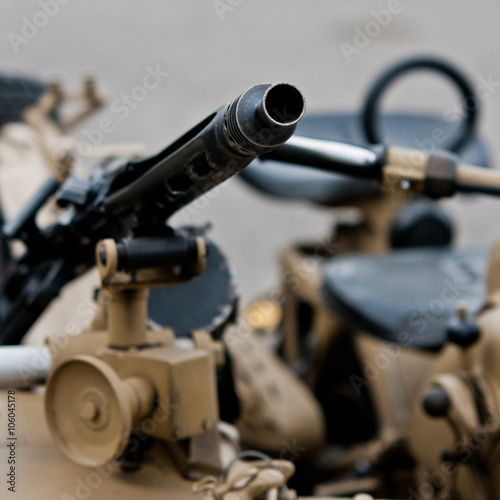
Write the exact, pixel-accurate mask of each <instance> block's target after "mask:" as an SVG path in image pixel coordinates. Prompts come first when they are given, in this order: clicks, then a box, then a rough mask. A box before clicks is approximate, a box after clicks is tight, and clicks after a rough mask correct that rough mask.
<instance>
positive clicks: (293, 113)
mask: <svg viewBox="0 0 500 500" xmlns="http://www.w3.org/2000/svg"><path fill="white" fill-rule="evenodd" d="M305 110H306V101H305V99H304V96H303V95H302V92H301V91H300V90H299V89H298V88H297V87H296V86H295V85H292V84H290V83H286V82H278V83H274V84H272V85H270V86H269V88H268V89H267V90H266V92H265V94H264V99H263V106H262V111H263V112H264V114H265V115H266V118H267V119H268V120H269V121H270V122H271V123H273V124H274V125H276V126H290V125H295V124H297V123H298V122H299V121H300V119H301V118H302V117H303V116H304V113H305Z"/></svg>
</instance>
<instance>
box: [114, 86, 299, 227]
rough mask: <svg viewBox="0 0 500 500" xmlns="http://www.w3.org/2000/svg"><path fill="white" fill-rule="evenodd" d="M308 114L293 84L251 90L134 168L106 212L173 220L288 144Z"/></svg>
mask: <svg viewBox="0 0 500 500" xmlns="http://www.w3.org/2000/svg"><path fill="white" fill-rule="evenodd" d="M304 111H305V100H304V98H303V96H302V94H301V92H300V91H299V90H298V89H297V88H296V87H295V86H293V85H290V84H288V83H276V84H260V85H255V86H254V87H251V88H250V89H248V90H247V91H246V92H243V94H241V95H240V96H238V97H237V98H236V99H234V100H233V101H231V102H230V103H229V104H227V105H226V106H223V107H222V108H220V109H219V110H218V111H217V112H215V113H214V114H213V115H210V116H209V117H208V118H206V119H205V120H203V121H202V122H201V123H200V124H198V125H197V126H195V127H194V128H192V129H191V130H190V131H189V132H187V133H186V134H184V135H183V136H182V137H181V138H180V139H178V140H177V141H176V142H174V143H173V144H172V145H171V146H169V147H168V148H167V149H165V150H164V151H162V152H161V153H160V154H158V155H156V156H154V157H152V158H149V159H146V160H143V161H141V162H138V163H134V164H130V165H129V167H128V169H127V176H128V178H129V179H130V178H131V176H132V178H133V177H134V172H135V174H136V177H135V179H134V180H133V181H132V182H129V183H127V184H126V185H125V186H124V187H121V189H119V190H117V191H115V192H111V193H110V194H109V195H108V196H107V198H106V200H105V208H106V211H107V212H108V213H111V214H113V215H117V214H119V213H121V212H123V211H125V210H129V209H130V208H131V207H136V208H138V207H140V208H141V211H142V212H144V209H145V207H146V212H151V214H153V213H155V214H156V215H158V214H159V213H161V215H162V216H165V218H166V217H168V216H169V215H171V214H172V213H173V212H175V211H176V210H178V209H179V208H181V207H183V206H184V205H186V204H187V203H189V202H190V201H192V200H193V199H195V198H197V197H199V196H201V195H202V194H204V193H205V192H206V191H208V190H209V189H211V188H213V187H215V186H216V185H218V184H220V183H221V182H223V181H225V180H226V179H227V178H229V177H231V176H233V175H235V174H237V173H238V172H240V171H241V170H242V169H243V168H245V167H246V166H247V165H248V164H249V163H251V162H252V161H253V160H254V159H255V158H256V157H257V156H259V155H261V154H265V153H268V152H269V151H272V150H273V149H274V148H276V147H277V146H280V145H281V144H284V143H285V142H286V141H287V140H288V139H289V138H290V137H291V136H292V134H293V133H294V131H295V129H296V126H297V123H298V122H299V120H300V119H301V118H302V116H303V115H304ZM131 172H132V175H131ZM117 184H118V185H123V184H122V183H120V182H118V183H117Z"/></svg>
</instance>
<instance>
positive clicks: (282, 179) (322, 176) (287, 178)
mask: <svg viewBox="0 0 500 500" xmlns="http://www.w3.org/2000/svg"><path fill="white" fill-rule="evenodd" d="M380 122H381V126H382V128H383V130H385V131H386V142H387V143H388V144H396V145H398V146H401V147H408V148H424V149H425V148H426V147H430V146H432V144H429V137H430V134H431V132H432V131H433V130H436V129H442V130H443V131H444V133H445V134H446V136H447V137H448V136H449V137H451V136H453V135H454V134H455V133H456V131H454V129H453V123H451V122H447V121H445V120H443V118H441V117H436V116H433V115H424V114H409V113H387V114H384V115H383V116H381V117H380ZM296 133H297V134H298V135H303V136H305V137H314V138H316V139H327V140H332V141H345V142H350V143H355V144H361V145H365V144H366V139H365V138H364V136H363V132H362V129H361V125H360V123H359V117H358V116H357V115H354V114H347V113H346V114H338V113H321V114H307V115H306V116H304V118H302V120H301V121H300V122H299V124H298V126H297V132H296ZM366 145H367V144H366ZM460 157H461V159H462V161H463V162H464V163H467V164H470V165H477V166H482V167H486V166H488V165H489V161H488V154H487V150H486V147H485V145H484V143H483V142H482V141H481V140H480V139H479V138H478V137H477V136H475V137H473V138H471V140H470V142H468V143H467V145H466V146H465V147H464V149H463V151H462V152H461V154H460ZM238 177H239V178H241V179H243V180H244V181H245V182H246V183H247V184H249V185H250V186H252V187H253V188H255V189H257V190H258V191H260V192H261V193H264V194H267V195H271V196H273V197H277V198H283V199H296V200H302V201H308V202H311V203H316V204H320V205H328V206H335V205H337V206H338V205H340V204H345V203H348V202H350V201H353V200H355V199H356V198H359V197H365V196H376V195H378V194H379V192H380V191H379V188H378V186H377V183H376V182H370V181H364V180H360V179H351V178H349V177H345V176H341V175H337V174H332V173H328V172H321V171H319V170H315V169H312V168H308V167H301V166H298V165H290V164H287V163H282V162H275V161H261V160H255V161H254V162H252V163H251V164H250V165H249V166H248V167H247V168H245V169H244V170H243V171H242V172H241V173H240V174H239V175H238Z"/></svg>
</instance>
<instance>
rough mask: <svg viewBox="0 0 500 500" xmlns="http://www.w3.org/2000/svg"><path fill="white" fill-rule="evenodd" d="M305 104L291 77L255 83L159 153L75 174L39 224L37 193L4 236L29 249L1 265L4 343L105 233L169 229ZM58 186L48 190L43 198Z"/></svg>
mask: <svg viewBox="0 0 500 500" xmlns="http://www.w3.org/2000/svg"><path fill="white" fill-rule="evenodd" d="M304 110H305V102H304V99H303V97H302V94H301V93H300V91H299V90H298V89H297V88H296V87H294V86H293V85H290V84H287V83H276V84H273V85H271V84H260V85H256V86H254V87H252V88H250V89H249V90H247V91H246V92H244V93H243V94H241V95H240V96H238V97H237V98H236V99H234V100H233V101H231V102H230V103H229V104H227V105H225V106H223V107H221V108H220V109H219V110H218V111H216V112H215V113H213V114H212V115H210V116H209V117H207V118H206V119H205V120H203V121H202V122H200V123H199V124H198V125H196V126H195V127H194V128H192V129H191V130H190V131H189V132H187V133H186V134H184V135H183V136H182V137H181V138H180V139H178V140H177V141H175V142H174V143H173V144H172V145H170V146H168V147H167V148H166V149H165V150H163V151H162V152H160V153H159V154H157V155H156V156H153V157H151V158H148V159H145V160H143V161H139V162H128V163H126V164H124V165H122V166H121V167H119V168H117V169H115V170H113V171H111V172H109V171H107V170H106V168H105V166H102V167H100V168H98V169H97V170H96V171H95V173H94V175H93V176H92V178H91V179H90V180H89V181H83V180H81V179H76V178H75V177H69V178H68V179H67V180H66V181H65V182H64V184H63V185H62V186H61V187H60V188H59V191H58V192H57V193H56V195H55V197H56V201H57V203H58V204H59V205H60V206H63V207H68V206H69V207H70V209H69V210H68V211H67V212H66V214H65V215H66V217H63V218H61V219H60V221H59V222H58V223H57V224H55V225H53V226H51V227H49V228H47V229H44V230H42V229H40V228H38V227H37V226H36V224H34V220H35V216H36V212H37V210H38V209H39V208H40V207H41V206H42V205H43V203H41V202H40V200H39V199H37V203H36V204H35V205H33V207H32V208H33V209H34V210H28V211H24V212H22V213H21V214H20V216H19V217H18V218H17V220H16V221H15V224H10V226H9V227H10V228H12V227H15V229H16V230H15V234H13V232H12V230H11V231H10V233H9V235H8V236H7V237H9V238H16V239H21V240H22V241H23V242H24V243H25V245H26V247H27V248H26V252H25V253H24V254H23V255H22V256H21V257H20V258H19V259H16V260H13V261H11V262H10V264H9V265H8V267H7V269H6V270H5V273H4V274H5V278H4V280H3V282H2V285H1V289H0V344H16V343H18V342H19V341H20V340H21V338H22V337H23V335H24V334H25V333H26V332H27V330H28V329H29V328H30V327H31V326H32V324H33V323H34V322H35V321H36V319H37V318H38V317H39V316H40V314H41V313H42V312H43V311H44V310H45V308H46V307H47V306H48V305H49V304H50V302H51V301H52V300H53V299H54V298H55V297H56V296H57V295H58V294H59V291H60V290H61V289H62V287H63V286H64V285H65V284H66V283H68V282H69V281H71V280H72V279H74V278H76V277H77V276H79V275H81V274H82V273H83V272H85V271H87V270H88V269H90V268H91V267H92V266H93V265H94V247H95V245H96V243H97V242H98V241H99V240H101V239H105V238H114V239H117V240H119V239H122V238H124V237H127V236H130V235H134V236H141V237H154V236H164V235H166V234H173V231H172V230H171V229H170V228H168V227H167V226H166V224H165V221H166V220H167V219H168V217H170V216H171V215H172V214H173V213H174V212H176V211H177V210H179V209H180V208H182V207H184V206H185V205H187V204H188V203H189V202H190V201H192V200H194V199H195V198H197V197H199V196H201V195H202V194H204V193H205V192H207V191H208V190H209V189H211V188H213V187H215V186H216V185H218V184H220V183H221V182H223V181H225V180H226V179H228V178H229V177H231V176H233V175H235V174H236V173H238V172H240V171H241V170H242V169H243V168H245V167H246V166H247V165H248V164H249V163H251V162H252V161H253V160H254V159H255V158H256V157H257V156H258V155H261V154H265V153H267V152H270V151H272V150H273V149H274V148H275V147H277V146H279V145H281V144H283V143H284V142H286V141H287V140H288V139H289V138H290V137H291V136H292V134H293V132H294V131H295V128H296V126H297V123H298V122H299V120H300V119H301V117H302V116H303V114H304ZM52 193H53V190H52V189H50V190H47V189H45V196H46V198H47V199H48V198H49V197H50V195H51V194H52ZM34 233H35V234H34Z"/></svg>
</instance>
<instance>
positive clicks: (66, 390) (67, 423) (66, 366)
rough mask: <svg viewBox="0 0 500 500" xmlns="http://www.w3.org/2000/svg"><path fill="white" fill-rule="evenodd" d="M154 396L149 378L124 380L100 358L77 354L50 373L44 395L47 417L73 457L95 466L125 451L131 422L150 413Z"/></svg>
mask: <svg viewBox="0 0 500 500" xmlns="http://www.w3.org/2000/svg"><path fill="white" fill-rule="evenodd" d="M154 396H155V391H154V386H153V384H152V383H151V382H150V381H149V380H148V379H146V378H144V377H140V376H136V377H129V378H127V379H125V380H122V379H120V378H119V377H118V375H117V374H116V372H115V371H114V370H113V369H111V368H110V367H109V366H108V365H107V364H106V363H104V362H103V361H102V360H100V359H98V358H95V357H93V356H88V355H87V356H86V355H82V356H76V357H74V358H72V359H70V360H68V361H66V362H65V363H63V364H62V365H61V366H59V368H58V369H57V371H56V372H55V373H54V374H53V375H52V377H51V378H50V382H49V384H48V385H47V391H46V395H45V411H46V417H47V422H48V424H49V428H50V431H51V433H52V437H53V438H54V440H55V442H56V443H57V445H58V446H59V448H60V450H61V451H63V453H64V454H65V455H66V456H67V457H68V458H69V459H71V460H72V461H73V462H75V463H77V464H79V465H84V466H87V467H97V466H99V465H103V464H105V463H106V462H108V461H110V460H114V459H116V458H117V457H118V456H120V455H121V454H122V453H123V451H124V450H125V447H126V445H127V443H128V440H129V437H130V433H131V431H132V423H133V422H137V421H138V420H140V419H141V418H143V417H145V416H146V415H148V414H150V413H151V411H152V409H153V400H154Z"/></svg>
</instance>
